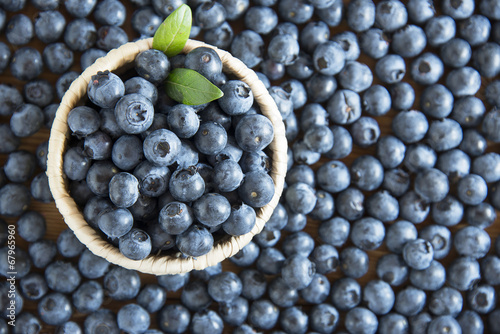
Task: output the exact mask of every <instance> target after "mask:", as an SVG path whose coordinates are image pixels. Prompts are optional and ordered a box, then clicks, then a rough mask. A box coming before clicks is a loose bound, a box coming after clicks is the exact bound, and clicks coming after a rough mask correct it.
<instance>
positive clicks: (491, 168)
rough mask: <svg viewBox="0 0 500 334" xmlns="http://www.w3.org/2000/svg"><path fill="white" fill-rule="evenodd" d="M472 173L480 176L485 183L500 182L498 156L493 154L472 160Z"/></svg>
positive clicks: (499, 160) (499, 156)
mask: <svg viewBox="0 0 500 334" xmlns="http://www.w3.org/2000/svg"><path fill="white" fill-rule="evenodd" d="M472 172H473V173H474V174H477V175H479V176H481V177H482V178H483V179H484V181H486V182H487V183H492V182H497V181H499V180H500V155H499V154H498V153H495V152H490V153H486V154H483V155H481V156H479V157H477V158H475V159H474V161H473V163H472Z"/></svg>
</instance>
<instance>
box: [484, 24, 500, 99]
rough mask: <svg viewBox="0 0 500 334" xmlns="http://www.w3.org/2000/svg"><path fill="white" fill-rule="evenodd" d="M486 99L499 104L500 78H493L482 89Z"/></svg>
mask: <svg viewBox="0 0 500 334" xmlns="http://www.w3.org/2000/svg"><path fill="white" fill-rule="evenodd" d="M499 26H500V25H499ZM484 95H485V98H486V101H487V102H488V103H489V104H491V105H493V106H496V107H498V106H500V98H499V95H500V80H494V81H492V82H490V83H488V85H487V86H486V89H485V90H484Z"/></svg>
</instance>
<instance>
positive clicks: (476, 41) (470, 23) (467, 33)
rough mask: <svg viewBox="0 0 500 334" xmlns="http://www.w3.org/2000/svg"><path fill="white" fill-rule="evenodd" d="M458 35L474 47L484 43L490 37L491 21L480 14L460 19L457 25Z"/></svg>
mask: <svg viewBox="0 0 500 334" xmlns="http://www.w3.org/2000/svg"><path fill="white" fill-rule="evenodd" d="M458 29H459V33H460V36H461V37H462V38H463V39H465V40H466V41H467V42H469V44H470V46H472V47H475V46H479V45H481V44H484V43H486V42H487V41H488V38H489V37H490V30H491V23H490V21H489V20H488V19H487V18H486V17H484V16H482V15H472V16H470V17H468V18H467V19H465V20H463V21H460V23H459V25H458Z"/></svg>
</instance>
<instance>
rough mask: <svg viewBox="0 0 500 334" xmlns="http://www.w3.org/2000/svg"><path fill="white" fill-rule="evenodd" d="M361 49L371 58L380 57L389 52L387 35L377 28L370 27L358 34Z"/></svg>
mask: <svg viewBox="0 0 500 334" xmlns="http://www.w3.org/2000/svg"><path fill="white" fill-rule="evenodd" d="M359 47H360V49H361V51H363V52H364V53H365V54H367V55H368V56H369V57H371V58H373V59H380V58H382V57H384V56H385V55H386V54H387V53H388V52H389V37H388V36H387V35H386V34H385V32H384V31H382V30H381V29H378V28H371V29H368V30H366V31H364V32H362V33H361V35H360V36H359Z"/></svg>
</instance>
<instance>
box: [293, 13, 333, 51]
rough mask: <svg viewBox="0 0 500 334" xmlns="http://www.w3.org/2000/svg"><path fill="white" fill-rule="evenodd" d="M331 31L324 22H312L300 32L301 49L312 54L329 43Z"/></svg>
mask: <svg viewBox="0 0 500 334" xmlns="http://www.w3.org/2000/svg"><path fill="white" fill-rule="evenodd" d="M329 37H330V31H329V29H328V25H327V24H326V23H324V22H323V21H318V22H310V23H308V24H307V25H306V26H305V27H304V28H303V29H302V31H301V32H300V48H301V49H302V50H303V51H305V52H307V53H309V54H312V53H313V52H314V50H315V48H316V47H317V46H318V45H320V44H323V43H325V42H327V41H328V39H329Z"/></svg>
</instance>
